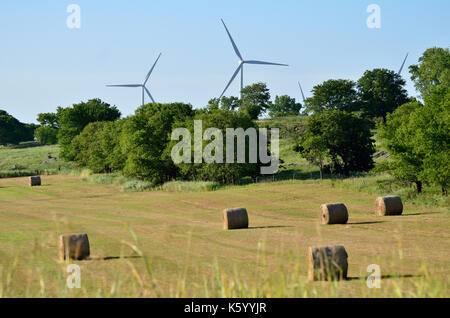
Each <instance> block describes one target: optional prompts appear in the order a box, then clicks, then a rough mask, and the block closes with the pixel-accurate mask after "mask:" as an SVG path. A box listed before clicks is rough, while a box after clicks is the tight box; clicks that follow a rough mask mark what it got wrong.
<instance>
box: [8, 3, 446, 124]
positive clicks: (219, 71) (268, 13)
mask: <svg viewBox="0 0 450 318" xmlns="http://www.w3.org/2000/svg"><path fill="white" fill-rule="evenodd" d="M72 3H74V4H78V5H79V6H80V7H81V28H80V29H69V28H68V27H67V25H66V19H67V17H68V16H69V13H67V12H66V9H67V6H68V5H69V4H72ZM372 3H374V4H378V5H379V6H380V8H381V28H380V29H369V28H368V27H367V26H366V19H367V17H368V16H369V13H367V12H366V8H367V6H368V5H369V4H372ZM449 12H450V2H449V1H447V0H434V1H418V0H409V1H400V0H389V1H387V0H385V1H381V0H370V1H359V0H358V1H356V0H355V1H350V0H345V1H344V0H343V1H335V0H316V1H312V0H311V1H309V0H308V1H306V0H305V1H301V0H296V1H293V0H280V1H273V0H272V1H269V0H257V1H256V0H255V1H245V0H241V1H235V0H227V1H212V0H210V1H196V0H190V1H186V0H185V1H181V0H178V1H175V0H164V1H162V0H155V1H138V0H134V1H111V0H109V1H106V0H96V1H92V0H91V1H87V0H72V1H62V0H52V1H50V0H42V1H31V0H28V1H25V0H23V1H17V0H16V1H14V0H2V1H1V2H0V39H1V41H2V45H1V46H0V109H4V110H6V111H8V112H9V113H11V114H12V115H14V116H15V117H17V118H18V119H19V120H21V121H23V122H36V116H37V114H38V113H41V112H54V111H55V110H56V107H57V106H63V107H67V106H71V105H72V104H74V103H78V102H80V101H86V100H88V99H91V98H96V97H98V98H101V99H102V100H104V101H106V102H108V103H110V104H112V105H116V106H117V107H118V108H119V109H120V110H121V112H122V114H123V115H124V116H127V115H130V114H132V113H133V112H134V110H135V109H136V108H137V107H138V106H140V102H141V95H140V90H139V89H127V88H124V89H121V88H107V87H105V85H106V84H122V83H124V84H125V83H140V82H142V81H143V79H144V78H145V75H146V73H147V72H148V70H149V68H150V67H151V65H152V64H153V62H154V60H155V59H156V57H157V55H158V54H159V53H160V52H162V57H161V59H160V61H159V63H158V65H157V66H156V68H155V70H154V72H153V74H152V76H151V78H150V81H149V83H148V87H149V89H150V91H151V92H152V95H153V96H154V98H155V99H156V100H157V101H158V102H174V101H183V102H188V103H191V104H192V105H194V107H202V106H205V105H206V103H207V102H208V100H209V99H210V98H212V97H217V96H218V95H220V93H221V92H222V90H223V88H224V87H225V85H226V83H227V82H228V80H229V79H230V77H231V75H232V73H233V72H234V70H235V68H236V67H237V57H236V56H235V53H234V51H233V49H232V46H231V44H230V42H229V40H228V38H227V35H226V33H225V30H224V28H223V26H222V24H221V22H220V18H223V19H224V20H225V22H226V23H227V26H228V28H229V30H230V32H231V34H232V36H233V37H234V40H235V41H236V44H237V46H238V47H239V49H240V51H241V53H242V55H243V56H244V58H246V59H260V60H266V61H272V62H280V63H287V64H289V65H290V66H289V67H288V68H285V67H274V66H259V65H250V66H246V68H245V71H244V81H245V83H244V84H251V83H254V82H257V81H263V82H266V83H267V85H268V87H269V88H270V90H271V94H272V97H275V95H283V94H288V95H291V96H293V97H295V98H297V99H299V100H300V99H301V98H300V92H299V89H298V86H297V81H298V80H300V81H301V83H302V86H303V88H304V91H305V94H306V95H307V96H308V95H309V94H310V93H309V92H310V90H311V89H312V87H313V86H314V85H317V84H320V83H321V82H323V81H324V80H327V79H331V78H333V79H338V78H343V79H352V80H357V79H358V78H359V77H360V76H361V75H362V73H363V72H364V71H365V70H367V69H373V68H376V67H384V68H389V69H393V70H396V71H397V70H398V69H399V67H400V65H401V62H402V59H403V58H404V56H405V54H406V52H409V53H410V56H409V59H408V61H407V64H406V66H408V65H410V64H412V63H417V60H418V58H419V57H420V55H421V54H422V53H423V51H424V50H425V49H426V48H429V47H433V46H440V47H448V46H449V39H450V37H449V34H450V32H449V31H450V16H449V15H450V14H449ZM402 75H403V76H404V78H405V79H407V83H408V84H407V89H408V91H409V93H410V94H411V95H413V96H416V95H417V93H416V92H415V90H414V87H413V85H412V83H411V81H410V78H409V73H408V70H407V68H405V69H404V71H403V73H402ZM238 89H239V81H238V80H236V81H235V82H234V83H233V84H232V85H231V86H230V88H229V89H228V91H227V94H226V95H235V96H237V95H238Z"/></svg>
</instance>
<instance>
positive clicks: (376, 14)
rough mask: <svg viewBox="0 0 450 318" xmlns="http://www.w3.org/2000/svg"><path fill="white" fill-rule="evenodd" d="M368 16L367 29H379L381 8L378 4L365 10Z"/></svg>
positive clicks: (371, 5)
mask: <svg viewBox="0 0 450 318" xmlns="http://www.w3.org/2000/svg"><path fill="white" fill-rule="evenodd" d="M366 11H367V13H370V15H369V16H368V17H367V20H366V25H367V27H368V28H369V29H380V28H381V8H380V6H379V5H378V4H370V5H369V6H368V7H367V9H366Z"/></svg>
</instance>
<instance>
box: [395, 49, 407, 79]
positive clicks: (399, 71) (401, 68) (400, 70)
mask: <svg viewBox="0 0 450 318" xmlns="http://www.w3.org/2000/svg"><path fill="white" fill-rule="evenodd" d="M408 55H409V53H406V56H405V59H404V60H403V63H402V66H401V67H400V69H399V70H398V73H397V74H398V75H400V74H401V72H402V70H403V66H405V62H406V59H407V58H408Z"/></svg>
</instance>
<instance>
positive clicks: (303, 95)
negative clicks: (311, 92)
mask: <svg viewBox="0 0 450 318" xmlns="http://www.w3.org/2000/svg"><path fill="white" fill-rule="evenodd" d="M298 87H299V88H300V92H301V93H302V98H303V104H305V102H306V99H305V94H303V89H302V85H300V81H299V82H298Z"/></svg>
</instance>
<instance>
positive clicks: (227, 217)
mask: <svg viewBox="0 0 450 318" xmlns="http://www.w3.org/2000/svg"><path fill="white" fill-rule="evenodd" d="M222 220H223V228H224V230H232V229H244V228H248V214H247V209H246V208H234V209H225V210H223V212H222Z"/></svg>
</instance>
